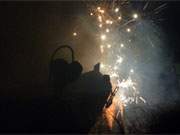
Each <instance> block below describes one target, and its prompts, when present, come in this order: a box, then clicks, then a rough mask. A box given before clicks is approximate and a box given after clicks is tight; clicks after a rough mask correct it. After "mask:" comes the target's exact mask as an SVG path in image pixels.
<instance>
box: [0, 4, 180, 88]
mask: <svg viewBox="0 0 180 135" xmlns="http://www.w3.org/2000/svg"><path fill="white" fill-rule="evenodd" d="M167 3H168V4H167V8H166V9H165V10H164V11H163V14H162V16H163V17H162V18H164V19H165V20H164V21H163V22H161V23H160V24H159V25H161V26H162V28H163V30H164V32H165V33H166V34H167V37H168V42H169V48H170V49H172V51H174V52H173V54H174V61H175V62H180V57H179V56H180V47H179V43H180V38H179V34H180V25H179V24H180V21H179V13H180V2H178V1H176V2H175V1H174V2H167ZM85 12H86V4H85V3H84V2H77V1H76V2H70V1H69V2H0V16H1V19H0V20H1V21H0V26H1V29H0V33H1V45H0V55H1V83H2V85H1V87H14V86H16V85H19V84H24V85H25V84H35V83H43V82H46V81H47V78H48V62H49V58H50V55H51V54H52V52H53V50H54V49H55V48H56V47H57V45H55V43H56V42H61V43H68V42H69V40H72V39H71V38H70V37H69V35H70V34H71V32H72V30H73V29H74V27H75V25H77V26H78V23H77V22H74V20H75V19H76V15H77V14H78V15H79V14H84V13H85ZM67 28H68V29H67ZM85 54H86V53H85V52H84V54H83V52H82V56H84V55H85Z"/></svg>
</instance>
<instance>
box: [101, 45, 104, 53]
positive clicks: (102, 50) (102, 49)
mask: <svg viewBox="0 0 180 135" xmlns="http://www.w3.org/2000/svg"><path fill="white" fill-rule="evenodd" d="M100 51H101V53H104V46H103V45H101V46H100Z"/></svg>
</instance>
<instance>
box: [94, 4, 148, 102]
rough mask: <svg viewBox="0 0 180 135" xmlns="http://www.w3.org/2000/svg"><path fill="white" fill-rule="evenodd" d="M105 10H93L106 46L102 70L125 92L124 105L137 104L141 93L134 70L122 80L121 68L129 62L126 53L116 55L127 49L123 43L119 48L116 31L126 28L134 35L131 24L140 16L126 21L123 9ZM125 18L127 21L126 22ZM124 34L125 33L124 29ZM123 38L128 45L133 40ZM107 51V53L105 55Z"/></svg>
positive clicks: (102, 48)
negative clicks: (122, 49)
mask: <svg viewBox="0 0 180 135" xmlns="http://www.w3.org/2000/svg"><path fill="white" fill-rule="evenodd" d="M103 8H104V7H100V6H98V7H97V8H96V9H95V10H93V11H94V12H95V13H93V14H91V16H92V15H95V16H97V22H100V24H98V26H99V28H101V30H100V31H99V32H100V33H99V36H100V42H101V43H102V44H106V47H105V46H104V45H100V52H101V54H102V58H103V57H104V58H105V59H104V60H103V59H102V62H103V63H105V64H101V66H100V68H101V69H102V70H103V72H106V73H108V74H110V77H111V78H114V79H115V80H116V81H115V82H117V83H113V84H115V85H116V86H118V87H119V89H120V90H121V91H124V92H121V94H120V96H119V97H120V100H121V101H122V102H123V103H124V105H127V104H128V103H132V102H136V99H135V98H136V97H137V94H138V93H139V92H138V89H137V83H135V82H134V81H133V79H132V78H131V76H132V75H135V70H134V69H129V73H128V74H129V76H128V78H127V79H125V78H124V79H120V78H123V77H124V76H122V75H121V73H120V72H124V71H123V69H122V68H121V67H123V66H124V63H127V61H125V60H128V59H127V58H126V54H124V52H122V55H120V53H119V52H118V53H114V52H115V51H118V50H119V51H120V48H125V46H124V44H123V43H120V46H119V48H117V47H118V44H119V41H118V40H117V39H116V35H117V34H116V29H118V28H120V27H122V28H123V27H126V29H125V31H126V32H127V33H130V32H132V33H133V31H132V29H131V27H130V26H129V24H131V22H133V21H134V20H137V19H138V17H139V14H137V13H134V14H131V16H132V18H131V19H130V20H126V16H124V17H123V16H122V14H121V13H122V12H121V11H120V9H121V8H119V7H115V8H114V7H112V9H111V8H110V9H106V12H105V10H104V9H105V8H104V9H103ZM122 18H123V19H122ZM124 18H125V20H126V21H124ZM120 20H121V23H119V24H118V22H119V21H120ZM137 21H138V20H137ZM122 22H123V23H122ZM102 26H103V27H102ZM110 29H111V33H110ZM102 31H104V32H106V34H104V33H101V32H102ZM122 33H123V29H122ZM107 36H108V37H109V38H108V39H107ZM122 36H123V37H124V34H122ZM123 37H122V38H121V37H120V39H122V40H123V41H125V42H126V43H131V39H129V38H123ZM105 41H106V42H105ZM107 42H108V44H107ZM126 46H127V47H128V46H129V45H126ZM127 47H126V48H127ZM128 48H129V47H128ZM106 49H108V50H106ZM105 51H106V53H104V52H105ZM108 54H111V55H108ZM107 56H108V57H109V58H110V57H111V58H110V59H111V62H110V63H109V62H107ZM112 61H114V62H112ZM105 65H106V66H105ZM120 66H121V67H120ZM105 67H106V68H105ZM114 79H113V80H114ZM121 80H122V81H121ZM125 91H126V92H127V91H128V92H129V94H130V93H131V96H128V94H127V93H126V92H125ZM139 100H142V101H143V102H144V103H146V101H145V99H144V98H143V97H142V96H141V98H139Z"/></svg>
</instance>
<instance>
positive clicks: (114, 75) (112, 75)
mask: <svg viewBox="0 0 180 135" xmlns="http://www.w3.org/2000/svg"><path fill="white" fill-rule="evenodd" d="M110 77H112V78H113V77H118V74H117V73H112V74H111V75H110Z"/></svg>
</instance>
